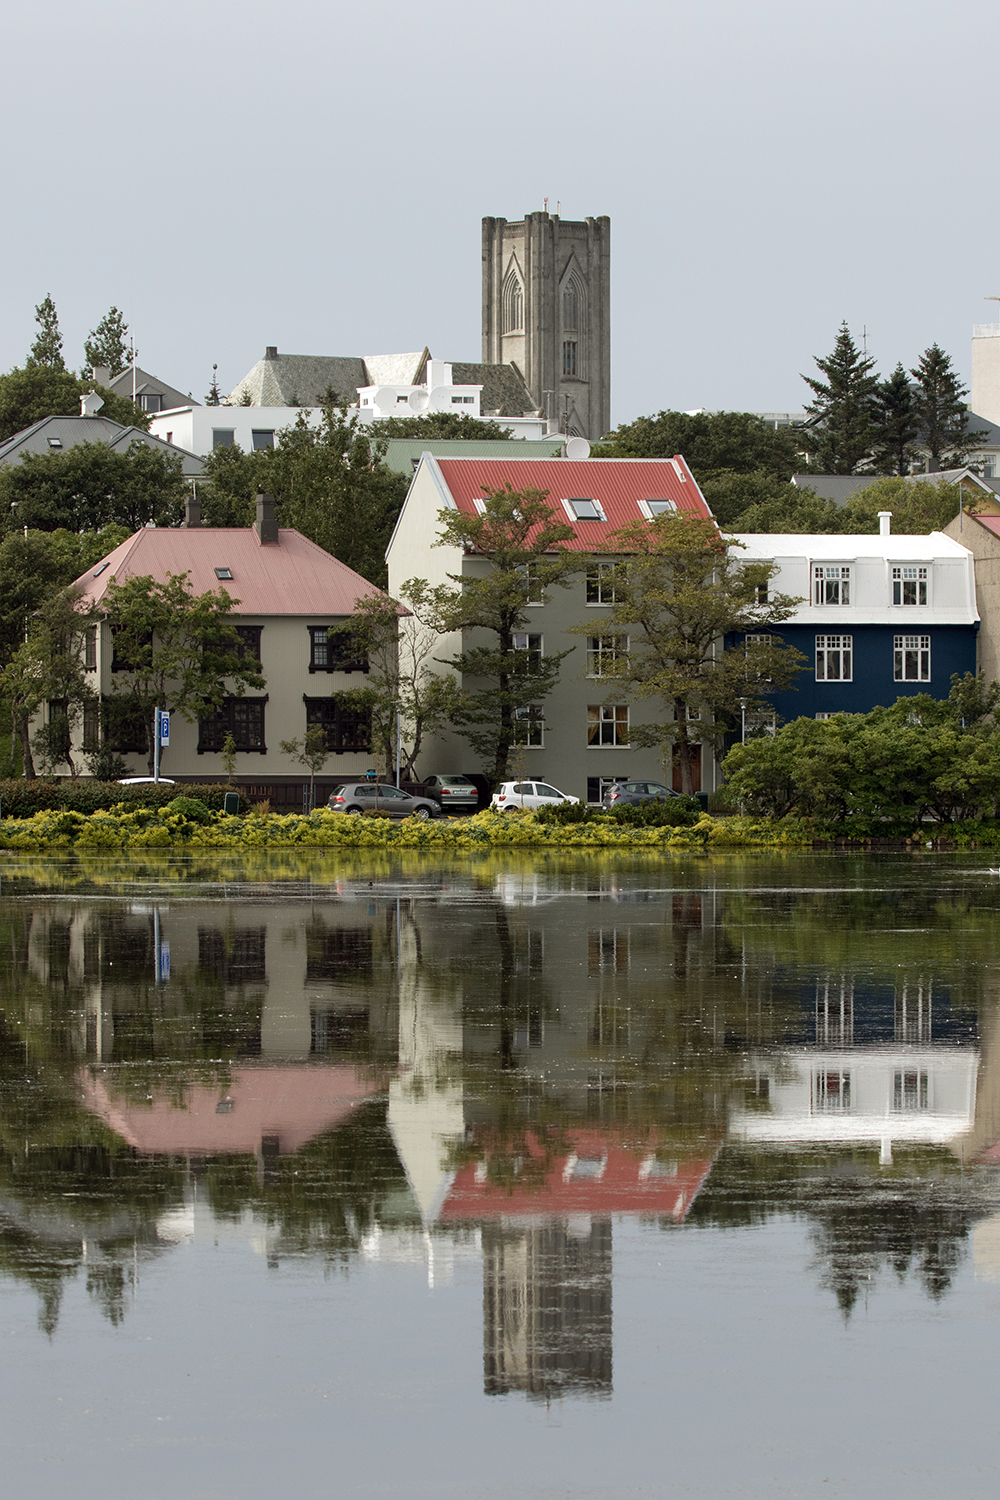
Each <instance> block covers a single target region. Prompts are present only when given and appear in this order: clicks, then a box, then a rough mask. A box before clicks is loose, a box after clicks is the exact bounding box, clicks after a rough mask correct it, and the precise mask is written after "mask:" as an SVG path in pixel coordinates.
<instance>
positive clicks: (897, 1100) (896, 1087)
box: [892, 1068, 930, 1114]
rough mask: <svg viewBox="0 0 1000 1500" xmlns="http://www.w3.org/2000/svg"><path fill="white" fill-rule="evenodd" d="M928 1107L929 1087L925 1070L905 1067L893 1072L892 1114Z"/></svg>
mask: <svg viewBox="0 0 1000 1500" xmlns="http://www.w3.org/2000/svg"><path fill="white" fill-rule="evenodd" d="M929 1108H930V1089H929V1088H928V1078H927V1073H926V1070H925V1069H923V1068H919V1069H918V1068H913V1069H912V1070H911V1069H909V1068H907V1069H906V1070H905V1071H901V1072H899V1073H895V1074H893V1079H892V1109H893V1113H894V1114H907V1113H909V1112H910V1111H911V1110H917V1109H929Z"/></svg>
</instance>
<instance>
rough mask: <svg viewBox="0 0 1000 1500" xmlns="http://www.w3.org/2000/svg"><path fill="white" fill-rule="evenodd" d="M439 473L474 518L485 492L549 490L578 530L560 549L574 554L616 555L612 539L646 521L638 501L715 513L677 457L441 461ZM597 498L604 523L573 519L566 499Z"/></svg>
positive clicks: (555, 507) (557, 506)
mask: <svg viewBox="0 0 1000 1500" xmlns="http://www.w3.org/2000/svg"><path fill="white" fill-rule="evenodd" d="M436 463H437V466H438V469H439V471H440V473H441V476H442V478H443V479H444V482H445V484H446V485H447V487H448V490H449V492H450V494H451V496H452V499H453V500H454V502H455V504H456V505H457V506H458V509H459V510H462V511H465V512H466V513H467V514H472V513H473V512H474V511H475V501H476V500H477V499H479V500H481V499H482V498H483V494H484V492H485V490H486V489H503V487H504V485H506V484H510V485H511V487H512V488H513V489H515V490H523V489H536V490H545V491H546V492H547V494H548V497H549V504H550V505H551V506H552V508H553V510H554V511H555V512H556V515H557V517H558V519H560V520H565V521H567V522H568V524H570V525H574V526H575V529H576V539H575V540H574V541H566V542H563V543H562V544H561V545H562V546H564V547H566V548H567V549H568V550H569V551H571V552H602V551H610V552H613V551H617V550H620V546H619V544H618V543H617V542H614V541H611V540H610V536H611V533H612V532H613V531H617V530H618V528H619V527H621V526H625V525H627V524H628V522H630V521H641V520H643V519H644V517H643V514H642V511H641V510H640V509H639V501H640V500H672V501H673V502H674V504H675V505H676V506H677V509H678V510H679V511H685V512H687V513H688V514H690V515H695V516H705V517H706V518H708V519H709V520H711V518H712V513H711V511H710V510H709V508H708V506H707V505H706V503H705V497H704V495H703V494H702V493H701V490H700V489H699V488H698V485H697V483H696V481H695V478H694V475H693V474H692V473H691V470H690V469H689V468H688V466H687V464H686V463H685V462H684V459H683V458H681V456H680V454H677V455H676V457H674V458H588V459H581V460H573V459H569V458H534V459H531V458H439V459H437V460H436ZM569 499H578V500H596V501H597V503H598V505H599V506H600V508H601V509H602V510H603V512H604V514H605V516H606V517H607V519H606V520H604V521H576V522H571V521H569V517H568V516H567V515H566V512H565V510H564V508H563V504H562V502H563V500H569Z"/></svg>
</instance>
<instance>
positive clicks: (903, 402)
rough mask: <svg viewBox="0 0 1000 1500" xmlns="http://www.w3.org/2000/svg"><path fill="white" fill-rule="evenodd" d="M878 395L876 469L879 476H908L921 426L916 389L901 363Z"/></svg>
mask: <svg viewBox="0 0 1000 1500" xmlns="http://www.w3.org/2000/svg"><path fill="white" fill-rule="evenodd" d="M875 394H876V403H877V404H876V408H875V447H874V454H873V457H874V461H875V469H876V471H877V472H878V473H879V474H908V473H909V472H910V462H911V459H912V458H913V451H914V443H915V442H916V440H917V437H918V436H919V433H920V423H919V421H918V420H917V403H916V397H915V396H914V393H913V386H912V385H911V383H910V377H909V375H908V374H907V373H906V371H905V370H904V369H903V365H902V362H901V361H900V363H899V364H897V366H896V368H895V369H894V370H893V372H892V374H891V375H890V376H889V378H888V379H887V380H883V381H881V382H880V384H879V386H878V389H877V391H876V393H875Z"/></svg>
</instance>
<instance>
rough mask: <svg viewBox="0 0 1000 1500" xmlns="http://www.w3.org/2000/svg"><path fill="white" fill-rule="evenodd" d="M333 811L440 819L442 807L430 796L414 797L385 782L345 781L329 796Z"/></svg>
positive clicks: (328, 801) (339, 783)
mask: <svg viewBox="0 0 1000 1500" xmlns="http://www.w3.org/2000/svg"><path fill="white" fill-rule="evenodd" d="M326 805H327V807H328V808H329V809H330V811H331V812H342V813H350V814H352V816H355V817H357V816H358V815H360V814H361V813H364V812H381V813H388V814H389V817H390V818H436V817H437V816H438V815H439V813H440V811H441V809H440V807H438V805H437V803H436V802H434V801H433V800H432V799H431V798H430V797H411V796H410V793H409V792H402V791H400V789H399V787H398V786H390V785H387V784H386V783H385V782H384V781H342V782H338V784H337V785H336V786H335V787H334V789H333V791H332V792H331V793H330V795H329V797H328V798H327V803H326Z"/></svg>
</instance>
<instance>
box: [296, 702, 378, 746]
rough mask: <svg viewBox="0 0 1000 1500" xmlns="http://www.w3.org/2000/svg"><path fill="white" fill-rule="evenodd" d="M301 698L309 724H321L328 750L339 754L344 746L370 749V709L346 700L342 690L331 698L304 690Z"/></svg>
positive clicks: (307, 723)
mask: <svg viewBox="0 0 1000 1500" xmlns="http://www.w3.org/2000/svg"><path fill="white" fill-rule="evenodd" d="M302 701H303V703H304V704H305V706H306V727H307V728H308V727H310V726H312V725H313V724H320V725H322V727H323V729H325V731H326V748H327V749H328V750H331V751H333V753H334V754H336V755H340V754H342V753H343V752H344V751H345V750H370V749H371V742H372V718H371V714H370V713H369V711H368V709H366V708H358V707H357V706H356V705H354V704H352V703H348V702H346V701H344V700H343V699H342V697H341V695H340V694H339V693H334V694H332V696H331V697H329V698H308V697H306V695H305V694H304V693H303V695H302Z"/></svg>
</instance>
